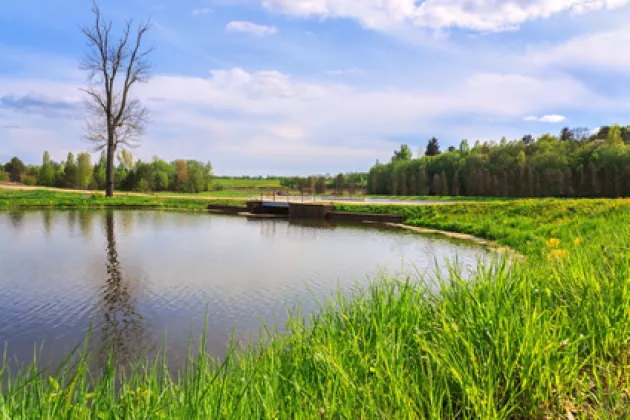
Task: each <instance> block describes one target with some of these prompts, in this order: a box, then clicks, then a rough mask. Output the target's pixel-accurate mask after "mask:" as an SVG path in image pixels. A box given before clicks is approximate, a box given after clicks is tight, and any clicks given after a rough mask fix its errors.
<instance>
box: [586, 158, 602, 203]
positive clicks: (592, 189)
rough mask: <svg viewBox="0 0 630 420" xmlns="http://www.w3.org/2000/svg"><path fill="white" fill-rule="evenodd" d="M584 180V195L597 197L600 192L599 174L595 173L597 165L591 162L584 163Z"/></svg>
mask: <svg viewBox="0 0 630 420" xmlns="http://www.w3.org/2000/svg"><path fill="white" fill-rule="evenodd" d="M585 181H586V185H585V192H586V194H585V196H586V197H599V195H600V193H601V189H600V184H599V175H598V174H597V167H596V166H595V165H594V164H593V163H589V164H588V165H586V171H585Z"/></svg>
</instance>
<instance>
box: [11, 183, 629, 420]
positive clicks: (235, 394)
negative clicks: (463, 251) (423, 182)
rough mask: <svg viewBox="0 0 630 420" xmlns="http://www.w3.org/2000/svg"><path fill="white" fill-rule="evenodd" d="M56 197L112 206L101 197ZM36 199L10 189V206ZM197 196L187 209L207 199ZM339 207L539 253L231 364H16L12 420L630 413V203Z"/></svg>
mask: <svg viewBox="0 0 630 420" xmlns="http://www.w3.org/2000/svg"><path fill="white" fill-rule="evenodd" d="M48 198H49V199H50V200H52V201H55V200H56V199H55V198H51V197H48ZM58 199H59V202H60V203H68V202H72V200H88V201H87V202H88V203H90V206H89V207H92V204H93V206H94V207H99V206H109V205H110V204H109V202H108V200H104V199H102V198H98V197H96V198H85V199H81V198H76V197H75V198H74V199H72V198H69V197H62V196H60V197H58ZM20 200H25V201H24V202H22V203H19V201H20ZM30 200H36V198H33V197H31V198H20V195H16V196H13V199H12V198H11V197H9V196H7V195H6V194H5V193H4V192H2V191H0V203H1V202H2V201H4V202H5V203H6V202H9V204H8V205H7V204H5V207H7V208H14V207H20V206H23V205H24V203H31V202H33V201H30ZM64 200H70V201H64ZM90 200H93V201H90ZM117 200H118V199H117ZM119 200H131V199H130V198H128V199H125V198H121V199H119ZM133 200H135V198H134V199H133ZM142 200H145V199H144V198H143V199H142ZM146 200H149V199H146ZM151 200H160V199H159V198H158V199H151ZM12 201H15V205H13V204H11V202H12ZM104 201H105V202H104ZM114 201H115V200H112V201H111V203H112V205H114V204H113V203H114ZM190 201H191V203H188V204H180V205H182V206H186V205H188V206H190V207H183V208H194V207H195V206H201V204H200V203H197V202H196V200H190ZM158 202H159V201H158ZM166 202H167V199H164V203H166ZM193 202H194V204H193ZM82 203H84V204H86V202H85V201H83V202H82ZM146 203H151V204H150V205H153V204H155V202H154V201H146ZM176 203H178V201H175V202H174V203H169V204H168V207H172V208H176V206H177V204H176ZM202 203H204V204H207V203H208V202H207V200H203V201H202ZM18 204H19V206H18ZM228 204H229V203H228ZM60 206H63V204H60ZM157 207H159V206H157ZM337 207H338V209H340V210H342V211H343V210H346V211H365V212H375V213H383V212H387V213H396V214H402V215H403V216H404V217H405V223H407V224H409V225H413V226H425V227H430V228H437V229H443V230H450V231H455V232H464V233H470V234H473V235H477V236H480V237H484V238H487V239H492V240H495V241H497V242H500V243H502V244H505V245H509V246H511V247H513V248H515V249H516V250H517V251H519V252H521V253H523V254H526V255H527V259H526V261H525V262H524V263H520V262H516V263H515V264H507V262H506V261H505V260H502V261H496V262H494V263H492V264H490V265H488V266H485V267H480V268H479V269H478V271H477V272H476V273H475V274H474V275H472V276H468V277H469V281H468V282H464V281H463V280H462V276H461V275H460V273H458V272H457V271H456V270H453V272H452V273H451V275H450V276H449V278H448V279H446V278H445V279H442V288H441V290H440V292H439V293H437V294H433V293H431V292H430V291H429V290H428V289H427V288H425V287H423V286H422V284H419V283H418V282H416V281H411V280H409V279H391V278H385V277H383V278H380V279H375V280H374V282H373V284H372V286H370V287H369V288H367V289H365V290H357V291H356V292H355V294H354V295H353V296H350V297H343V296H341V295H339V296H338V297H337V299H336V300H335V301H330V302H326V303H323V304H322V308H321V311H320V312H319V313H317V314H313V315H311V316H310V317H311V319H310V322H307V320H306V318H307V316H306V315H304V314H301V313H299V312H294V315H293V316H292V318H291V321H290V322H289V325H288V334H285V335H282V336H278V335H277V334H274V333H273V330H272V329H271V330H270V331H269V333H268V334H265V335H264V336H263V337H261V342H262V343H261V345H260V346H257V347H256V348H254V347H252V348H249V349H240V350H234V351H233V352H231V353H230V354H229V355H228V357H226V358H225V359H224V360H223V361H222V362H220V363H219V362H217V361H214V360H212V359H211V358H209V357H208V356H205V354H204V352H203V351H202V352H200V356H198V357H196V358H195V359H191V360H190V362H189V365H188V367H187V368H186V370H185V371H182V372H181V374H180V375H178V376H176V377H174V376H171V375H169V374H168V369H167V368H166V366H164V364H163V363H162V362H161V361H160V360H153V361H150V360H146V361H144V362H141V363H139V364H138V366H136V368H135V369H134V370H133V371H132V372H127V373H124V374H123V373H122V372H121V371H118V370H117V369H116V368H115V363H112V365H111V366H110V367H108V368H107V369H105V371H103V372H91V373H90V372H88V369H87V367H86V366H87V365H88V364H89V360H88V357H89V356H88V355H85V359H82V361H80V362H79V364H78V366H72V367H70V366H69V367H67V368H66V369H62V370H61V371H60V372H41V371H37V370H36V368H34V367H25V368H24V370H22V371H21V372H11V374H10V375H9V372H7V371H6V366H7V365H6V364H4V365H3V366H4V367H5V368H3V370H1V371H0V384H2V385H0V386H2V387H3V388H2V389H0V416H1V417H3V418H11V419H19V418H24V419H26V418H50V419H53V418H107V419H109V418H112V419H113V418H168V419H172V418H182V419H188V418H237V419H240V418H315V419H320V418H324V419H338V418H339V419H340V418H363V419H368V418H369V419H371V418H387V419H389V418H436V419H442V418H447V419H448V418H451V419H456V418H457V419H458V418H475V419H495V418H571V417H575V418H628V416H630V202H629V201H628V200H516V201H511V202H500V201H498V202H486V203H466V204H463V203H462V204H453V205H449V206H422V207H410V206H395V205H385V206H383V205H378V206H377V205H374V206H371V205H357V204H338V205H337ZM0 208H2V206H1V205H0ZM202 341H203V340H202ZM202 350H203V349H202ZM9 376H11V377H12V378H13V379H12V380H11V381H10V382H9V381H8V380H7V378H8V377H9Z"/></svg>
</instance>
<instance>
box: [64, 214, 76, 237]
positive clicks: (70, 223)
mask: <svg viewBox="0 0 630 420" xmlns="http://www.w3.org/2000/svg"><path fill="white" fill-rule="evenodd" d="M66 216H67V218H68V231H69V232H73V233H74V228H75V227H76V225H77V212H76V211H74V210H68V211H66Z"/></svg>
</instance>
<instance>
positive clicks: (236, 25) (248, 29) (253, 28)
mask: <svg viewBox="0 0 630 420" xmlns="http://www.w3.org/2000/svg"><path fill="white" fill-rule="evenodd" d="M225 29H226V30H227V31H228V32H244V33H248V34H251V35H254V36H260V37H263V36H268V35H273V34H276V33H278V29H277V28H276V27H275V26H266V25H258V24H256V23H252V22H246V21H232V22H230V23H228V24H227V25H226V26H225Z"/></svg>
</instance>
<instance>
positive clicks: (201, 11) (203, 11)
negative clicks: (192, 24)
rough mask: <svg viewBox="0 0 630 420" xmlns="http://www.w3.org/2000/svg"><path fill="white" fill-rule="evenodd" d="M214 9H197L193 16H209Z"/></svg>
mask: <svg viewBox="0 0 630 420" xmlns="http://www.w3.org/2000/svg"><path fill="white" fill-rule="evenodd" d="M212 11H213V10H212V9H208V8H206V9H195V10H193V11H192V14H193V16H203V15H207V14H208V13H212Z"/></svg>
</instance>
